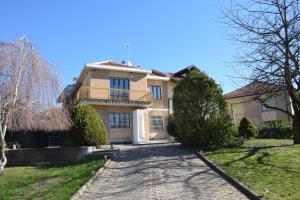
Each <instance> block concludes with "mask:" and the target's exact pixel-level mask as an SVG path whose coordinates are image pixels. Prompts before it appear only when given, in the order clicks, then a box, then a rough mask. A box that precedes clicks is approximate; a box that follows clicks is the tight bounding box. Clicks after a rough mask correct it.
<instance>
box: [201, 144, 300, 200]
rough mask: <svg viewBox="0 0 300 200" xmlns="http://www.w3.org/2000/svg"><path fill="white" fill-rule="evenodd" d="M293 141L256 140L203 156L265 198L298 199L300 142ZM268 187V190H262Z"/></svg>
mask: <svg viewBox="0 0 300 200" xmlns="http://www.w3.org/2000/svg"><path fill="white" fill-rule="evenodd" d="M292 144H293V142H292V140H276V139H255V140H249V141H247V142H246V143H245V144H244V146H243V147H242V148H237V149H220V150H214V151H208V152H206V153H205V154H206V156H207V157H208V158H209V159H210V160H211V161H213V162H214V163H215V164H217V165H218V166H219V167H221V168H222V169H223V170H224V171H226V172H227V173H228V174H230V175H232V176H233V177H235V178H236V179H238V180H239V181H241V182H242V183H244V185H246V186H248V187H249V188H250V189H252V190H253V191H254V192H256V193H258V194H263V195H264V196H265V197H266V199H295V200H296V199H297V200H299V199H300V145H292ZM264 188H267V189H268V190H269V192H268V193H267V192H264Z"/></svg>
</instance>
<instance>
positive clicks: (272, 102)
mask: <svg viewBox="0 0 300 200" xmlns="http://www.w3.org/2000/svg"><path fill="white" fill-rule="evenodd" d="M264 104H267V105H268V106H272V107H275V106H276V102H275V98H269V99H267V100H265V102H264ZM272 110H273V109H272V108H267V107H266V106H265V105H263V104H261V111H262V112H267V111H272Z"/></svg>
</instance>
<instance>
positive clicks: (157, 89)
mask: <svg viewBox="0 0 300 200" xmlns="http://www.w3.org/2000/svg"><path fill="white" fill-rule="evenodd" d="M150 91H151V93H152V97H153V99H154V100H161V86H158V85H150Z"/></svg>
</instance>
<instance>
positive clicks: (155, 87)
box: [58, 61, 198, 144]
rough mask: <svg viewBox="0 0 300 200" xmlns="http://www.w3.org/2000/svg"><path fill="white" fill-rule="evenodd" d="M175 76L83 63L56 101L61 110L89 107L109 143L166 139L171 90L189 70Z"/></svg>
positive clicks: (112, 64)
mask: <svg viewBox="0 0 300 200" xmlns="http://www.w3.org/2000/svg"><path fill="white" fill-rule="evenodd" d="M191 70H198V69H197V68H196V67H195V66H193V65H192V66H189V67H187V68H184V69H182V70H180V71H178V72H175V73H163V72H160V71H158V70H146V69H143V68H141V67H139V66H133V65H129V64H126V63H125V62H122V63H117V62H113V61H104V62H96V63H90V64H86V65H85V66H84V69H83V70H82V71H81V73H80V75H79V77H78V78H77V79H74V80H73V81H74V83H73V84H71V85H68V86H67V87H66V88H65V89H64V91H63V92H62V94H61V95H60V96H59V98H58V102H61V103H63V106H64V107H69V108H71V107H73V106H74V105H78V104H88V105H91V106H92V107H94V108H95V109H96V111H97V112H98V113H99V115H100V117H101V119H102V120H103V122H104V123H105V125H106V128H107V130H108V138H109V142H110V143H124V142H126V143H127V142H128V143H135V144H138V143H145V142H149V141H152V140H162V139H163V140H168V139H170V138H169V135H168V134H167V130H166V126H167V121H168V116H169V114H170V113H172V112H173V111H172V97H173V88H174V87H175V85H176V82H177V81H179V80H181V79H182V78H183V77H184V76H185V75H186V74H187V73H189V71H191Z"/></svg>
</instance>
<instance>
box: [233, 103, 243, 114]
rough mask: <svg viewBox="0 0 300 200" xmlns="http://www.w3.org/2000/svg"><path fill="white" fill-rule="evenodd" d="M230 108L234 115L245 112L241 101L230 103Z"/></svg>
mask: <svg viewBox="0 0 300 200" xmlns="http://www.w3.org/2000/svg"><path fill="white" fill-rule="evenodd" d="M231 110H232V113H233V114H234V115H242V114H244V113H245V111H244V105H243V103H233V104H231Z"/></svg>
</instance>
